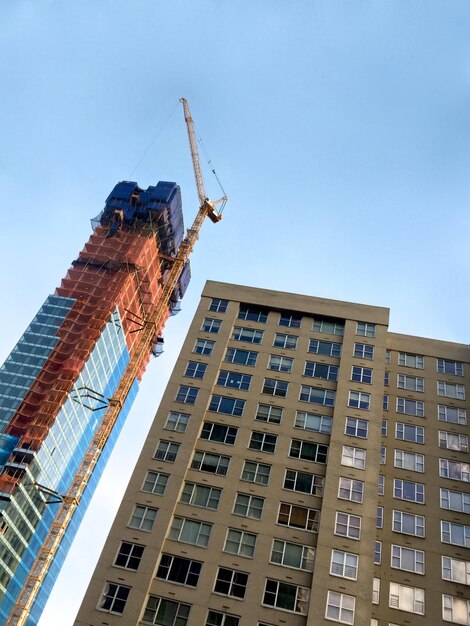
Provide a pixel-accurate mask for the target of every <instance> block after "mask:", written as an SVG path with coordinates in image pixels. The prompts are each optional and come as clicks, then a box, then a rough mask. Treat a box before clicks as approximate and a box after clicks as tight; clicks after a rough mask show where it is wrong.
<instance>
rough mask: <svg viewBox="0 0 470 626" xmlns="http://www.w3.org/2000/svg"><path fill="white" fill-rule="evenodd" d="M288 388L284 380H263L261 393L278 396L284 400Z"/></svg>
mask: <svg viewBox="0 0 470 626" xmlns="http://www.w3.org/2000/svg"><path fill="white" fill-rule="evenodd" d="M288 388H289V383H286V382H285V381H284V380H275V379H274V378H265V379H264V383H263V389H262V391H261V393H267V394H268V395H270V396H279V397H280V398H285V397H286V396H287V390H288Z"/></svg>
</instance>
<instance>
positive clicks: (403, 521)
mask: <svg viewBox="0 0 470 626" xmlns="http://www.w3.org/2000/svg"><path fill="white" fill-rule="evenodd" d="M392 530H393V531H394V532H396V533H402V534H404V535H413V536H415V537H424V535H425V519H424V517H423V516H422V515H413V514H412V513H403V512H402V511H393V516H392Z"/></svg>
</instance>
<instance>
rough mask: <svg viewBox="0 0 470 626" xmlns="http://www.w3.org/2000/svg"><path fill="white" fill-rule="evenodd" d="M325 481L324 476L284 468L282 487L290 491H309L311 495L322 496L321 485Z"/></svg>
mask: <svg viewBox="0 0 470 626" xmlns="http://www.w3.org/2000/svg"><path fill="white" fill-rule="evenodd" d="M324 483H325V478H324V476H318V475H317V474H309V473H307V472H297V471H295V470H289V469H288V470H286V475H285V478H284V489H290V490H291V491H299V492H301V493H309V494H311V495H312V496H318V497H322V496H323V485H324Z"/></svg>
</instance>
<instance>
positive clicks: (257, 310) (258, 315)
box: [238, 304, 269, 324]
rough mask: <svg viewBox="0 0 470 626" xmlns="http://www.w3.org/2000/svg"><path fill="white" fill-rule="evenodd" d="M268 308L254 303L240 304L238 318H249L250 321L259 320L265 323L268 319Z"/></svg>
mask: <svg viewBox="0 0 470 626" xmlns="http://www.w3.org/2000/svg"><path fill="white" fill-rule="evenodd" d="M268 313H269V311H268V309H264V308H263V307H260V306H256V305H254V304H240V311H239V313H238V319H240V320H250V321H251V322H261V323H262V324H265V323H266V322H267V320H268Z"/></svg>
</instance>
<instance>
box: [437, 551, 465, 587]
mask: <svg viewBox="0 0 470 626" xmlns="http://www.w3.org/2000/svg"><path fill="white" fill-rule="evenodd" d="M442 579H443V580H451V581H452V582H454V583H461V584H462V585H470V561H460V560H459V559H453V558H451V557H450V556H443V557H442Z"/></svg>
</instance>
